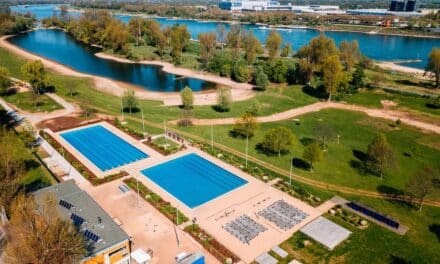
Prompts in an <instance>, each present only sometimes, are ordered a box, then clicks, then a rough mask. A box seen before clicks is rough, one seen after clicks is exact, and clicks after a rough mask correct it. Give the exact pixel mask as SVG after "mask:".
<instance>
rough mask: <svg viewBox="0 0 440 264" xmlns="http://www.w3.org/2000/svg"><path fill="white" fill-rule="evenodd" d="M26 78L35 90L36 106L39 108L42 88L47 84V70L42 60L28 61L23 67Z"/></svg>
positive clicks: (22, 70)
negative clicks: (38, 100) (38, 103)
mask: <svg viewBox="0 0 440 264" xmlns="http://www.w3.org/2000/svg"><path fill="white" fill-rule="evenodd" d="M21 72H22V74H23V76H24V78H25V80H26V81H27V82H28V83H29V84H30V85H31V87H32V91H33V95H34V97H33V99H34V107H35V108H37V99H38V96H39V94H40V91H41V89H43V88H44V87H45V86H46V70H45V69H44V65H43V62H42V61H41V60H36V61H28V62H26V63H25V64H24V65H23V66H22V67H21Z"/></svg>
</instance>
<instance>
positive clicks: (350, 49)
mask: <svg viewBox="0 0 440 264" xmlns="http://www.w3.org/2000/svg"><path fill="white" fill-rule="evenodd" d="M339 53H340V54H341V55H340V56H341V61H342V62H343V64H344V66H345V69H346V70H347V71H349V72H350V71H351V69H353V67H354V65H355V64H356V63H358V62H359V61H360V60H361V57H362V54H361V52H360V51H359V43H358V42H357V41H356V40H353V41H352V42H351V43H350V42H348V41H346V40H343V41H342V42H341V43H340V44H339Z"/></svg>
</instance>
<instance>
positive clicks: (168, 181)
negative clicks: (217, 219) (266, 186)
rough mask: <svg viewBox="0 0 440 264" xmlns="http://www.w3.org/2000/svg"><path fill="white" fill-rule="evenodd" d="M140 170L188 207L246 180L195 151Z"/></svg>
mask: <svg viewBox="0 0 440 264" xmlns="http://www.w3.org/2000/svg"><path fill="white" fill-rule="evenodd" d="M141 173H142V174H143V175H145V177H147V178H148V179H150V180H152V181H153V182H154V183H156V184H157V185H159V186H160V187H161V188H162V189H164V190H165V191H167V192H168V193H170V194H171V195H173V196H174V197H175V198H177V199H179V200H180V201H181V202H183V203H184V204H186V205H187V206H188V207H189V208H195V207H197V206H199V205H202V204H204V203H206V202H209V201H210V200H212V199H215V198H217V197H219V196H221V195H223V194H225V193H227V192H230V191H232V190H234V189H236V188H238V187H240V186H242V185H244V184H246V183H247V181H246V180H243V179H242V178H240V177H238V176H237V175H235V174H233V173H231V172H229V171H227V170H225V169H223V168H221V167H219V166H217V165H215V164H214V163H212V162H210V161H208V160H206V159H204V158H202V157H200V156H199V155H197V154H194V153H192V154H188V155H185V156H183V157H180V158H177V159H174V160H171V161H168V162H165V163H162V164H159V165H157V166H154V167H152V168H148V169H145V170H142V171H141Z"/></svg>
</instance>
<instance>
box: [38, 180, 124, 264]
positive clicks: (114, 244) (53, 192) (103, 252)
mask: <svg viewBox="0 0 440 264" xmlns="http://www.w3.org/2000/svg"><path fill="white" fill-rule="evenodd" d="M48 196H53V197H54V198H55V199H56V204H57V208H56V209H57V211H58V213H59V215H60V217H61V218H64V219H66V220H70V221H72V222H73V224H74V225H75V226H77V228H78V230H79V232H81V233H82V234H83V235H84V236H85V237H86V240H87V241H88V242H89V243H90V249H89V252H88V255H87V256H86V258H84V259H83V260H82V261H81V262H80V263H83V264H88V263H104V264H129V263H130V242H129V236H128V235H127V234H126V233H125V232H124V231H123V230H122V229H121V228H120V227H119V226H118V225H117V224H116V223H115V222H114V221H113V219H112V218H111V217H110V216H109V215H108V214H107V213H106V212H105V211H104V210H103V209H102V208H101V207H100V206H99V205H98V204H97V203H96V202H95V200H93V199H92V198H91V197H90V196H89V195H88V194H87V193H86V192H85V191H83V190H81V189H80V188H79V187H78V186H77V185H76V184H75V182H74V181H73V180H69V181H66V182H63V183H59V184H56V185H52V186H49V187H46V188H44V189H41V190H38V191H36V192H35V193H34V197H35V201H36V202H37V204H40V205H41V204H44V203H45V202H46V199H47V197H48Z"/></svg>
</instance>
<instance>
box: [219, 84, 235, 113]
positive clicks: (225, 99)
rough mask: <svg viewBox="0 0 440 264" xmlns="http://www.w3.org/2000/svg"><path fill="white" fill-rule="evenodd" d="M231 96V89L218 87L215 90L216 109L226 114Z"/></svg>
mask: <svg viewBox="0 0 440 264" xmlns="http://www.w3.org/2000/svg"><path fill="white" fill-rule="evenodd" d="M231 102H232V95H231V89H230V88H228V87H220V88H218V89H217V105H216V108H217V110H218V111H221V112H228V111H229V110H230V107H231Z"/></svg>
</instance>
